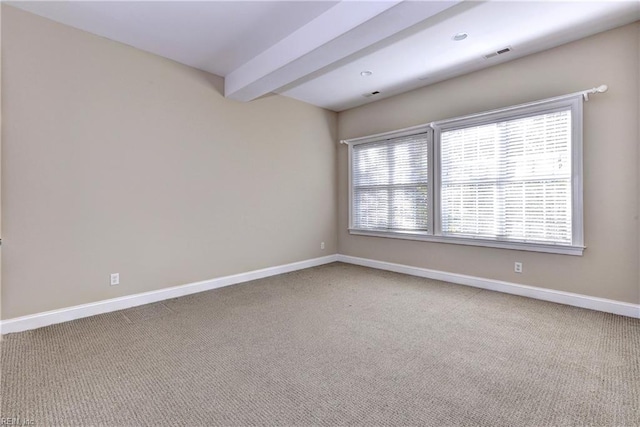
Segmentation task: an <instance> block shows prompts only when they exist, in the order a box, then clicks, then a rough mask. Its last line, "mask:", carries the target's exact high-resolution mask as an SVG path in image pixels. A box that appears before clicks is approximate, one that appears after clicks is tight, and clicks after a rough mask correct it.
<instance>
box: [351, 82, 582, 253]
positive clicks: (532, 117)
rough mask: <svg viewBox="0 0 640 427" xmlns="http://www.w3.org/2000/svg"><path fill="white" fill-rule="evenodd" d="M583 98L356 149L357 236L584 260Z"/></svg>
mask: <svg viewBox="0 0 640 427" xmlns="http://www.w3.org/2000/svg"><path fill="white" fill-rule="evenodd" d="M581 136H582V96H581V95H579V96H572V97H566V98H557V99H553V100H547V101H539V102H536V103H531V104H527V105H522V106H515V107H509V108H505V109H502V110H496V111H491V112H487V113H480V114H476V115H472V116H467V117H461V118H456V119H450V120H444V121H441V122H435V123H432V124H430V125H428V126H422V127H417V128H412V129H406V130H403V131H398V132H392V133H388V134H382V135H377V136H375V135H374V136H372V137H367V138H360V139H356V140H351V141H349V153H350V174H351V175H350V176H351V179H350V181H351V182H350V232H351V233H352V234H365V235H375V236H381V237H400V238H410V239H420V240H429V241H437V242H445V243H460V244H469V245H477V246H478V245H479V246H492V247H501V248H512V249H521V250H533V251H542V252H553V253H565V254H572V255H580V254H582V250H583V249H584V247H583V246H582V244H583V241H582V138H581Z"/></svg>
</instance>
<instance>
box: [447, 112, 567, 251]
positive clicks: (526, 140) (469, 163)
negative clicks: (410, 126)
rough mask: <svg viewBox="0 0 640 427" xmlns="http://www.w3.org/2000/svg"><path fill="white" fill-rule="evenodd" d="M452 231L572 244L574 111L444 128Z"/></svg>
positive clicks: (462, 234)
mask: <svg viewBox="0 0 640 427" xmlns="http://www.w3.org/2000/svg"><path fill="white" fill-rule="evenodd" d="M441 173H442V174H441V184H442V187H441V219H442V233H443V234H445V235H454V236H466V237H479V238H488V239H504V240H526V241H529V240H533V241H541V242H549V243H560V244H571V217H572V212H571V194H572V192H571V111H570V110H569V109H567V110H565V111H560V112H553V113H546V114H537V115H535V116H530V117H525V118H518V119H513V120H505V121H501V122H497V123H490V124H484V125H481V126H473V127H468V128H464V129H455V130H451V131H444V132H442V134H441Z"/></svg>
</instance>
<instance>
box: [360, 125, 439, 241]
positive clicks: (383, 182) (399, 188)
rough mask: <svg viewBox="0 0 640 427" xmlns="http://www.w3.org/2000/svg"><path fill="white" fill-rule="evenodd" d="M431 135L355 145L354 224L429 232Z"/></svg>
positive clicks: (374, 228) (364, 226)
mask: <svg viewBox="0 0 640 427" xmlns="http://www.w3.org/2000/svg"><path fill="white" fill-rule="evenodd" d="M427 156H428V136H427V134H420V135H413V136H408V137H401V138H395V139H390V140H386V141H379V142H373V143H367V144H359V145H355V146H354V147H353V165H352V168H353V169H352V174H353V210H352V215H353V218H352V221H353V227H354V228H356V229H362V230H383V231H388V230H405V231H427V224H428V211H427V209H428V206H427V196H428V191H427V182H428V175H429V171H428V170H427Z"/></svg>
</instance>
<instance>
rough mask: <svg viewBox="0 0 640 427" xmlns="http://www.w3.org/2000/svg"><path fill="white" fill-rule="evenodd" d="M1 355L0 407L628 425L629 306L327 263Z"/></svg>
mask: <svg viewBox="0 0 640 427" xmlns="http://www.w3.org/2000/svg"><path fill="white" fill-rule="evenodd" d="M603 285H604V284H603ZM1 362H2V406H1V409H2V411H1V416H2V417H20V418H21V420H25V419H27V420H33V421H35V423H36V424H35V425H86V426H89V425H105V426H134V425H144V426H172V425H191V426H210V425H327V426H328V425H347V424H359V425H366V426H372V425H421V426H422V425H430V426H445V425H467V426H472V425H473V426H475V425H491V426H547V425H553V426H562V425H590V426H634V425H635V426H637V425H640V321H639V320H634V319H630V318H624V317H619V316H615V315H610V314H605V313H599V312H595V311H588V310H583V309H578V308H573V307H567V306H562V305H557V304H552V303H546V302H542V301H536V300H531V299H526V298H520V297H515V296H510V295H505V294H500V293H494V292H489V291H482V290H478V289H474V288H469V287H464V286H457V285H452V284H447V283H443V282H437V281H432V280H426V279H420V278H415V277H409V276H403V275H400V274H395V273H388V272H382V271H378V270H372V269H367V268H362V267H356V266H350V265H345V264H339V263H336V264H331V265H327V266H323V267H317V268H313V269H309V270H304V271H299V272H294V273H289V274H285V275H282V276H277V277H272V278H268V279H262V280H257V281H254V282H250V283H246V284H243V285H236V286H231V287H228V288H223V289H218V290H214V291H210V292H206V293H201V294H196V295H191V296H188V297H183V298H178V299H174V300H169V301H166V302H164V303H157V304H152V305H148V306H143V307H139V308H134V309H129V310H124V311H121V312H116V313H110V314H106V315H101V316H96V317H92V318H87V319H81V320H76V321H73V322H69V323H64V324H60V325H54V326H50V327H47V328H42V329H38V330H35V331H30V332H24V333H19V334H10V335H6V336H5V337H4V339H3V342H2V360H1Z"/></svg>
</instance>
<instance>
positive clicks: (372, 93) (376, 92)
mask: <svg viewBox="0 0 640 427" xmlns="http://www.w3.org/2000/svg"><path fill="white" fill-rule="evenodd" d="M379 93H380V92H379V91H377V90H376V91H375V92H371V93H365V94H364V95H362V96H364V97H365V98H370V97H372V96H374V95H377V94H379Z"/></svg>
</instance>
